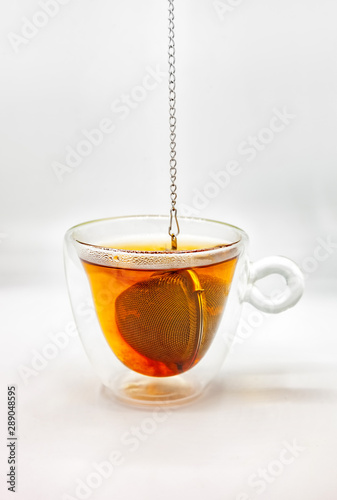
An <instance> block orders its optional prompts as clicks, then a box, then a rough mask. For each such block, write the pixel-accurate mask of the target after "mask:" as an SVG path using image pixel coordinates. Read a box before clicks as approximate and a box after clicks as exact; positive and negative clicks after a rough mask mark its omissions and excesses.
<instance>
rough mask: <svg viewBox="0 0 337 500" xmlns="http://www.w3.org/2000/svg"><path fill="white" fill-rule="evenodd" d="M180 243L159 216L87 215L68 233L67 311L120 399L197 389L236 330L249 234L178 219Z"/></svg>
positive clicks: (173, 399)
mask: <svg viewBox="0 0 337 500" xmlns="http://www.w3.org/2000/svg"><path fill="white" fill-rule="evenodd" d="M179 222H180V235H179V237H178V250H175V251H172V250H171V241H170V237H169V235H168V225H169V220H168V218H167V217H161V216H141V217H121V218H115V219H105V220H99V221H93V222H88V223H85V224H81V225H79V226H76V227H74V228H72V229H70V230H69V231H68V232H67V234H66V237H65V264H66V273H67V281H68V288H69V294H70V299H71V303H72V307H73V313H74V316H75V319H76V323H77V326H78V330H79V333H80V337H81V340H82V343H83V345H84V348H85V350H86V352H87V355H88V357H89V359H90V360H91V362H92V363H93V365H94V368H95V370H96V372H97V373H98V375H99V376H100V378H101V380H102V382H103V384H104V385H105V386H106V387H108V388H109V389H111V390H112V391H113V392H114V394H115V395H116V396H117V397H118V398H119V399H122V400H123V401H125V402H132V403H134V404H140V405H144V404H145V405H151V404H155V405H157V404H158V403H161V404H179V403H182V402H186V401H189V400H190V399H192V398H194V397H196V396H197V395H199V394H200V393H201V392H202V391H203V389H204V388H205V387H206V386H207V385H208V384H209V382H210V381H211V379H212V378H213V377H214V375H215V374H216V373H217V371H218V370H219V368H220V366H221V364H222V362H223V360H224V359H225V356H226V354H227V352H228V349H229V347H230V344H231V341H232V339H233V337H234V334H235V330H236V327H237V322H238V320H239V316H240V308H241V303H242V300H243V292H242V290H244V288H245V286H246V284H247V270H246V268H247V265H246V258H245V250H246V246H247V236H246V234H245V233H244V232H243V231H241V230H240V229H238V228H235V227H233V226H229V225H227V224H223V223H219V222H214V221H208V220H203V219H192V218H180V220H179Z"/></svg>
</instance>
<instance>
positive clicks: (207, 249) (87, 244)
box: [66, 215, 248, 256]
mask: <svg viewBox="0 0 337 500" xmlns="http://www.w3.org/2000/svg"><path fill="white" fill-rule="evenodd" d="M132 219H143V220H146V219H153V220H156V219H157V220H160V219H162V220H167V221H168V222H169V216H168V215H122V216H116V217H105V218H100V219H93V220H90V221H85V222H81V223H79V224H76V225H75V226H72V227H71V228H69V229H68V231H67V233H66V236H67V235H69V236H70V238H71V239H72V240H73V241H74V242H75V243H77V244H79V245H84V246H85V247H91V248H93V249H95V250H102V251H112V252H118V253H124V254H126V255H149V256H150V255H158V254H159V255H166V254H168V255H170V254H174V255H177V256H178V255H185V256H186V254H191V255H195V254H201V253H203V252H212V250H219V249H222V250H226V249H228V250H234V249H235V248H237V247H239V246H240V244H242V243H244V242H245V241H248V235H247V233H246V232H245V231H244V230H243V229H241V228H239V227H238V226H235V225H233V224H229V223H227V222H222V221H218V220H214V219H205V218H202V217H186V216H180V217H179V219H178V220H180V221H191V222H196V223H207V224H216V225H217V226H224V227H226V228H229V229H232V230H235V231H236V232H238V233H239V236H240V237H239V238H238V239H235V241H233V242H231V243H224V244H220V245H215V246H213V247H212V246H207V247H205V248H197V249H193V250H179V249H178V250H130V249H123V248H118V247H113V246H109V247H107V246H104V245H97V244H94V243H90V242H86V241H81V240H80V239H78V238H75V237H74V235H73V233H74V231H75V230H76V229H80V228H85V226H91V225H95V224H98V223H104V222H110V221H111V222H112V221H118V220H121V221H122V220H132Z"/></svg>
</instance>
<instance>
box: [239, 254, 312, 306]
mask: <svg viewBox="0 0 337 500" xmlns="http://www.w3.org/2000/svg"><path fill="white" fill-rule="evenodd" d="M271 274H279V275H280V276H283V277H284V278H285V280H286V287H285V289H284V290H283V291H282V292H280V291H276V290H275V293H273V294H272V295H271V296H269V297H268V296H266V295H265V294H264V293H262V292H261V290H259V289H258V288H257V286H256V282H257V281H259V280H260V279H262V278H265V277H266V276H270V275H271ZM303 291H304V276H303V274H302V271H301V270H300V268H299V267H298V266H297V264H295V262H293V261H292V260H290V259H287V258H286V257H279V256H277V257H265V258H263V259H260V260H258V261H257V262H254V263H251V264H250V269H249V278H248V288H247V290H246V293H245V297H244V300H245V301H246V302H250V304H252V305H253V306H254V307H256V308H257V309H260V311H263V312H267V313H274V314H275V313H279V312H282V311H285V310H286V309H289V308H290V307H293V306H294V305H295V304H296V303H297V302H298V301H299V300H300V298H301V297H302V295H303Z"/></svg>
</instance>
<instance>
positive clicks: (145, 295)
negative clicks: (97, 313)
mask: <svg viewBox="0 0 337 500" xmlns="http://www.w3.org/2000/svg"><path fill="white" fill-rule="evenodd" d="M225 300H226V282H225V281H224V280H221V279H219V278H215V277H211V276H208V275H199V276H198V275H197V274H196V272H194V271H191V270H181V271H171V272H166V273H160V274H158V273H154V274H153V275H152V276H151V277H150V278H149V279H147V280H145V281H141V282H138V283H136V284H134V285H132V286H131V287H129V288H128V289H126V290H125V291H124V292H122V293H121V294H120V295H119V296H118V298H117V300H116V303H115V308H116V322H117V326H118V329H119V332H120V334H121V336H122V337H123V339H124V340H125V341H126V342H127V343H128V344H129V345H130V346H131V347H132V348H133V349H134V350H136V351H137V352H138V353H140V354H141V355H143V356H146V357H147V358H149V359H151V360H154V361H160V362H162V363H165V364H167V365H169V364H171V363H173V364H175V365H176V366H177V368H178V370H179V371H185V370H186V369H188V368H190V367H191V366H192V365H193V363H194V362H195V360H196V359H197V358H200V356H201V355H203V354H204V353H205V352H206V350H207V349H208V347H209V345H210V343H211V341H212V339H213V337H214V334H215V332H216V328H217V326H218V323H219V320H220V317H221V312H222V310H223V306H224V303H225Z"/></svg>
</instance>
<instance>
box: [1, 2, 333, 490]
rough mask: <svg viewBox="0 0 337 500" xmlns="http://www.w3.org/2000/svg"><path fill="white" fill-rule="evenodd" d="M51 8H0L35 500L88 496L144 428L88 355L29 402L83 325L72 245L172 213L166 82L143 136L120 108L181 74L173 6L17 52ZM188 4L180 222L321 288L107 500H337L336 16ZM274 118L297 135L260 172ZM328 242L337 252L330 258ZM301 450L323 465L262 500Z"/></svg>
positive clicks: (180, 38)
mask: <svg viewBox="0 0 337 500" xmlns="http://www.w3.org/2000/svg"><path fill="white" fill-rule="evenodd" d="M42 3H44V2H43V0H41V2H40V3H39V2H38V1H35V0H16V1H13V2H6V3H5V2H3V3H2V4H1V7H0V29H1V38H0V54H1V78H0V109H1V113H0V137H1V149H0V161H1V198H0V204H1V212H0V213H1V218H0V253H1V260H0V270H1V297H2V298H1V305H2V307H1V309H2V316H3V322H2V328H1V331H2V346H3V347H2V349H1V358H2V359H1V379H2V389H1V394H2V396H1V399H2V402H1V405H2V406H1V407H2V408H4V410H2V414H1V416H2V418H3V419H4V420H3V421H2V420H1V426H2V427H1V433H4V432H5V428H6V422H5V410H6V404H5V388H6V385H7V384H9V383H16V384H18V390H19V402H20V406H19V412H18V421H19V435H20V441H19V480H18V493H17V496H16V498H18V499H20V500H21V499H24V500H39V499H48V500H49V499H50V500H54V499H60V498H62V494H65V493H69V494H74V488H75V484H76V478H83V479H84V478H85V477H86V475H87V474H89V473H90V471H92V465H91V464H92V462H94V461H102V460H105V459H106V457H107V456H108V455H109V451H111V450H113V449H114V448H115V447H117V448H118V444H119V440H120V436H121V435H122V434H123V432H125V431H127V430H128V429H129V428H130V427H131V426H132V425H140V423H141V422H142V421H143V420H144V418H147V415H146V412H145V413H144V412H139V411H135V410H129V409H125V408H123V407H120V406H119V405H118V404H116V403H114V402H112V401H109V399H107V398H106V397H105V396H104V395H103V394H102V392H101V389H100V385H99V382H98V381H97V379H96V378H95V375H94V374H93V372H92V371H91V368H90V366H89V364H88V362H87V361H86V358H85V356H84V352H83V351H82V348H81V346H80V343H79V340H78V338H75V339H71V341H70V342H69V346H68V347H67V348H66V349H64V350H63V351H62V352H60V353H59V356H58V357H57V359H55V360H52V361H50V362H49V363H48V366H46V368H44V369H43V371H41V373H39V374H38V376H36V377H31V378H30V379H29V380H28V381H27V380H26V383H24V381H23V379H22V377H20V373H19V369H18V367H20V366H22V365H24V366H30V363H31V360H32V358H33V356H34V354H33V351H34V350H37V351H39V352H40V351H41V349H42V348H43V346H45V345H46V343H47V342H48V341H49V335H50V333H51V332H56V331H61V330H64V329H65V326H66V325H67V324H69V322H71V321H72V318H71V313H70V308H69V305H68V300H67V296H66V289H65V284H64V277H63V263H62V239H63V235H64V232H65V231H66V229H67V228H68V227H70V226H72V225H74V224H76V223H79V222H82V221H85V220H90V219H95V218H100V217H108V216H117V215H126V214H143V213H167V212H168V210H169V174H168V153H169V143H168V92H167V83H166V80H165V75H164V76H163V75H161V77H160V78H161V82H160V83H159V82H158V85H157V86H156V88H155V89H154V90H151V91H147V95H146V97H145V98H144V100H142V101H141V102H139V103H136V105H135V107H134V108H133V109H130V112H129V114H128V116H127V118H126V119H124V120H123V119H122V118H121V113H116V112H114V111H113V110H112V108H111V105H112V103H113V102H114V101H116V100H121V99H123V95H131V96H132V95H133V96H134V95H137V90H135V89H136V88H137V87H138V86H140V85H142V82H143V79H144V77H145V76H146V75H147V74H148V68H149V67H151V68H153V69H155V68H160V71H161V72H164V71H166V70H167V1H166V0H160V1H159V0H142V1H139V0H124V1H123V2H120V1H117V0H115V1H111V0H109V1H108V0H101V1H90V0H82V1H79V0H70V1H69V2H68V4H67V5H62V6H60V8H59V12H57V13H56V15H55V16H54V17H53V18H51V17H49V18H48V21H47V23H46V25H45V26H44V27H41V28H38V29H37V30H36V33H35V34H34V36H32V38H31V39H29V40H27V39H26V42H22V43H18V45H17V50H15V48H14V46H13V45H14V43H13V33H14V34H16V35H20V36H22V33H21V32H22V29H23V26H24V24H25V23H26V21H25V18H27V19H29V20H32V19H37V18H36V17H34V16H36V14H37V12H40V11H41V7H40V5H41V4H42ZM65 3H66V2H65ZM176 3H177V5H176V32H177V33H176V44H177V93H178V97H177V107H178V111H177V119H178V127H177V134H178V138H177V144H178V145H177V149H178V169H179V173H178V195H179V203H180V206H181V210H182V211H184V210H186V207H187V206H188V207H190V209H192V210H194V213H195V212H197V214H198V215H200V216H202V217H209V218H214V219H218V220H223V221H226V222H230V223H232V224H235V225H238V226H240V227H242V228H243V229H245V230H246V231H247V232H248V233H249V235H250V239H251V256H252V259H254V260H255V259H257V258H260V257H263V256H266V255H270V254H281V255H287V256H288V257H290V258H292V259H294V260H295V261H297V262H298V264H299V265H300V267H301V268H302V269H303V270H304V271H305V272H306V275H307V277H306V281H307V292H306V294H305V296H304V298H303V300H302V301H301V303H300V304H299V305H298V306H297V307H296V308H295V309H294V310H292V311H289V312H287V313H284V314H283V315H281V316H278V317H268V318H266V319H265V320H264V321H263V322H262V323H263V324H261V325H260V326H259V327H258V328H255V329H254V333H253V335H251V337H250V338H249V339H247V340H246V341H245V342H244V344H243V345H240V344H239V345H237V346H236V348H235V349H234V350H233V352H232V354H231V356H230V357H229V359H228V362H227V365H226V366H225V368H224V371H225V372H226V373H227V378H226V377H225V376H223V379H220V380H219V382H218V385H216V386H214V389H213V392H211V393H210V394H209V395H208V396H205V398H204V399H203V400H200V402H198V403H196V404H195V406H193V407H192V406H191V407H190V408H188V409H181V410H179V411H176V412H174V413H173V415H172V417H170V418H168V420H167V422H165V423H163V424H161V425H160V426H159V427H158V429H157V430H156V431H155V432H154V433H153V434H151V436H150V437H149V439H147V440H146V441H145V442H144V443H141V446H140V448H139V450H138V451H137V453H135V454H132V455H131V454H128V450H124V451H125V456H126V459H125V463H124V464H123V465H121V466H120V467H119V468H118V470H117V469H116V471H115V472H114V474H113V476H112V477H111V478H109V479H107V480H105V481H104V484H103V485H102V486H101V487H100V488H99V489H97V490H96V491H95V492H93V493H92V496H91V498H93V499H105V498H107V497H108V496H109V498H117V499H118V500H125V499H133V498H137V499H144V500H145V499H146V500H154V499H157V498H161V499H166V498H172V497H173V495H174V497H175V498H177V499H180V498H194V499H204V498H205V497H207V498H209V499H211V500H220V499H221V500H227V499H228V500H231V499H233V500H237V499H238V498H240V496H239V494H240V493H241V492H245V493H246V494H247V495H248V497H249V498H256V497H261V498H268V499H271V500H277V499H284V498H289V499H295V498H306V499H308V500H316V499H317V498H324V500H333V499H335V498H336V494H337V484H336V479H335V463H336V437H337V432H336V371H335V368H336V354H337V340H336V338H335V337H336V335H335V334H336V326H337V323H336V314H335V309H336V307H335V304H336V291H337V287H336V278H337V261H336V243H337V228H336V220H337V197H336V188H337V168H336V159H337V151H336V144H337V141H336V136H335V134H336V126H335V124H336V117H337V97H336V89H337V69H336V68H337V67H336V56H337V53H336V52H337V50H336V49H337V34H336V15H337V4H336V1H335V0H320V1H318V0H283V1H282V2H281V1H277V0H254V1H248V0H243V1H242V2H240V1H238V0H237V1H234V0H232V1H231V2H230V1H229V0H228V2H227V1H226V0H223V1H221V0H220V1H218V2H213V1H212V0H197V1H196V0H176ZM216 4H217V5H216ZM220 4H222V8H220ZM226 5H227V6H230V5H232V7H230V8H229V7H226ZM40 19H41V18H40ZM10 38H11V40H12V42H11V41H10ZM17 40H18V39H17ZM153 82H154V80H153V79H152V83H153ZM138 91H139V89H138ZM135 93H136V94H135ZM138 95H140V94H138ZM133 103H135V101H133ZM275 108H276V109H278V110H280V111H282V110H286V112H287V113H288V114H290V115H292V116H293V118H292V119H291V120H290V123H289V125H287V126H286V127H285V128H284V130H282V131H281V132H279V133H276V134H274V138H273V140H271V142H270V143H269V144H268V145H266V146H265V148H264V150H263V151H259V152H258V153H257V154H256V156H255V158H254V159H253V160H252V161H248V156H247V155H244V154H242V152H241V153H240V150H239V148H240V145H241V147H242V144H243V143H245V142H246V141H248V140H249V137H250V136H252V137H253V136H257V135H258V134H259V133H261V131H262V129H265V128H266V127H269V123H270V120H271V119H272V117H273V116H274V115H275ZM105 118H109V119H111V120H112V121H113V123H114V125H115V127H116V129H115V131H114V132H113V133H111V134H106V135H105V136H104V140H103V141H102V143H101V144H100V145H98V146H95V147H93V148H92V152H91V154H90V155H88V156H87V157H85V158H83V161H81V163H80V164H79V165H78V166H77V167H76V168H73V170H72V171H71V172H67V173H65V174H64V175H62V179H61V182H60V179H59V178H58V177H57V175H56V174H55V162H59V163H62V164H65V158H66V150H67V148H69V147H71V148H75V149H76V147H77V146H78V144H79V142H80V141H81V140H83V139H84V136H83V132H82V131H83V130H92V129H95V128H97V126H98V125H99V123H100V122H101V121H102V120H103V119H105ZM232 160H236V161H237V162H238V163H239V167H240V173H239V175H236V176H232V177H231V178H230V182H229V183H228V185H227V186H226V187H222V188H218V189H217V193H216V196H214V197H212V198H211V197H208V198H207V199H206V201H205V199H204V203H203V206H201V205H200V193H201V194H204V195H205V189H206V191H207V189H209V190H211V188H210V187H209V186H210V182H213V181H212V173H213V174H214V173H217V172H219V171H224V170H225V169H226V165H228V162H230V161H232ZM209 192H210V191H209ZM197 193H198V194H197ZM213 193H214V191H213ZM197 199H199V204H198V202H197V201H196V200H197ZM178 209H179V205H178ZM322 241H323V242H327V241H328V242H329V241H330V248H329V251H326V250H324V248H325V247H324V245H323V247H322ZM331 242H336V243H335V244H333V243H332V246H331ZM322 248H323V250H322ZM317 249H319V250H317ZM317 252H318V253H317ZM317 255H319V256H322V255H324V256H325V257H324V259H323V258H321V259H320V260H319V259H317ZM249 314H251V311H250V310H246V311H245V315H246V316H247V317H249ZM3 402H4V404H3ZM4 439H5V434H4V438H3V439H2V441H1V443H0V447H1V448H2V449H1V451H0V453H1V455H0V456H1V471H2V472H3V471H6V472H7V464H6V450H5V444H4V443H5V441H4ZM293 439H297V440H298V442H299V443H301V445H302V446H303V447H305V448H306V451H305V452H303V454H301V455H300V457H298V458H297V459H296V461H295V462H294V463H293V465H291V466H289V467H287V468H285V470H284V471H283V472H282V474H281V475H280V477H278V478H277V480H275V481H274V480H273V482H272V483H271V484H268V489H267V490H266V492H265V493H262V494H261V495H258V494H257V492H256V491H254V489H252V488H251V487H249V486H247V484H248V483H247V481H248V478H249V476H250V475H251V474H253V473H255V472H256V471H257V470H258V469H259V467H264V466H267V465H268V464H269V463H270V462H271V461H272V460H273V459H275V457H277V456H278V455H279V452H280V451H281V450H282V448H283V444H282V443H283V442H284V441H287V442H292V440H293ZM119 448H120V446H119ZM1 481H2V483H1V485H0V488H1V491H2V490H3V491H4V493H3V496H2V498H7V492H6V485H5V482H4V479H3V476H2V479H1ZM8 495H9V496H8V498H11V496H10V494H8ZM242 500H247V499H245V497H243V498H242Z"/></svg>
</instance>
